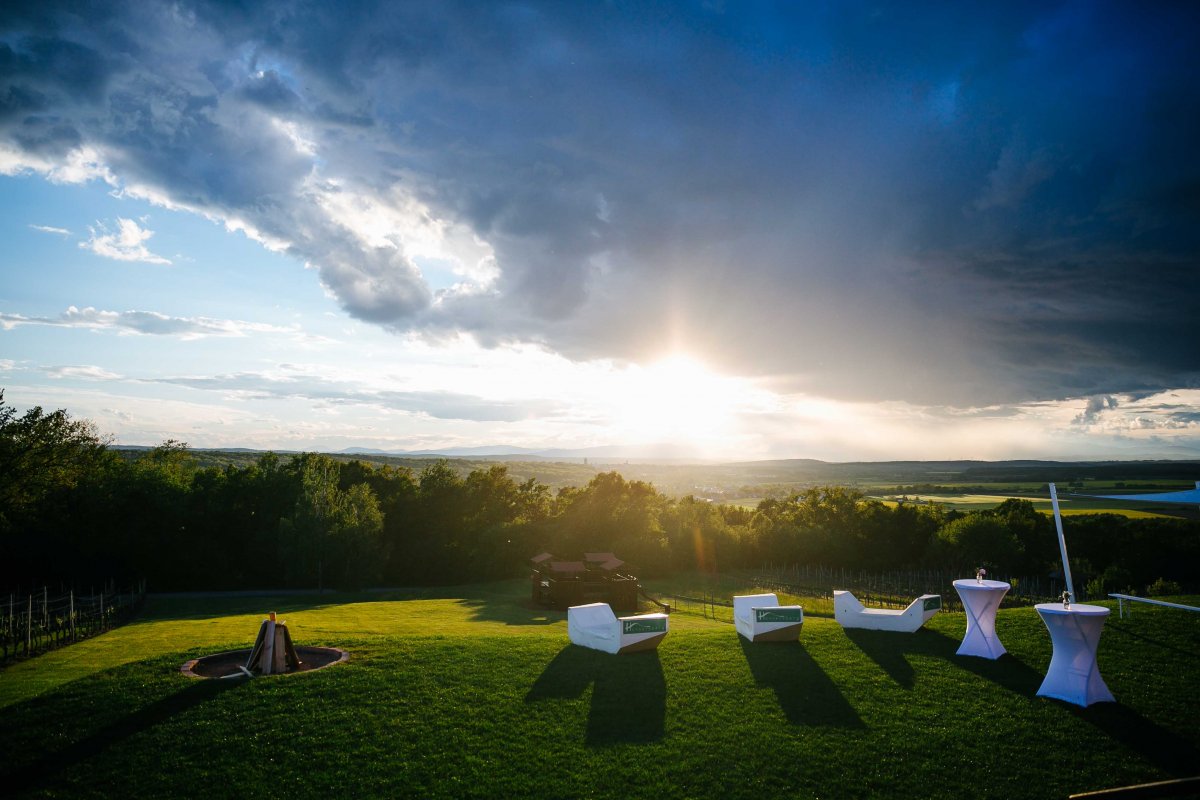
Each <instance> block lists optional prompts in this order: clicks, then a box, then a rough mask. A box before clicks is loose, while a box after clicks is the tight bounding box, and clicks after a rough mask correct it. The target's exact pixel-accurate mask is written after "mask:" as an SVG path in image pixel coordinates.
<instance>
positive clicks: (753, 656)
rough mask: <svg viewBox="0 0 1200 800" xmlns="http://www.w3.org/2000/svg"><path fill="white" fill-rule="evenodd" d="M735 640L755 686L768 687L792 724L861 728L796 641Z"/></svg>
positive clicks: (836, 692) (851, 707)
mask: <svg viewBox="0 0 1200 800" xmlns="http://www.w3.org/2000/svg"><path fill="white" fill-rule="evenodd" d="M738 641H739V642H740V643H741V645H742V652H743V653H745V655H746V661H747V662H749V664H750V674H751V675H753V676H754V682H755V683H756V684H758V685H759V686H768V687H770V688H771V689H772V690H773V691H774V692H775V697H776V698H777V699H778V700H779V708H780V709H781V710H782V711H783V714H784V716H785V717H787V721H788V722H790V723H791V724H792V725H813V726H820V725H824V726H828V727H839V728H862V727H865V725H864V724H863V721H862V718H861V717H859V716H858V712H856V711H855V710H854V707H853V706H851V705H850V703H849V702H848V701H847V700H846V698H845V696H843V695H842V692H841V690H840V689H838V688H837V685H836V684H835V683H834V682H833V681H832V680H830V679H829V676H828V675H826V674H825V672H824V671H823V670H822V669H821V668H820V667H819V666H818V665H817V662H816V661H814V660H813V657H812V656H810V655H809V654H808V651H807V650H805V649H804V646H803V645H801V644H800V643H799V642H759V643H757V644H755V643H752V642H748V641H746V640H745V639H743V638H742V637H741V636H739V637H738Z"/></svg>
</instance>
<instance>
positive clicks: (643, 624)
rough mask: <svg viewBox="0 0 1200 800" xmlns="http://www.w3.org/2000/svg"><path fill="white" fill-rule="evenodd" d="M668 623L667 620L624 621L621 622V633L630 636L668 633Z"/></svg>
mask: <svg viewBox="0 0 1200 800" xmlns="http://www.w3.org/2000/svg"><path fill="white" fill-rule="evenodd" d="M666 632H667V621H666V620H665V619H623V620H621V633H623V634H625V635H626V636H628V635H629V634H632V633H666Z"/></svg>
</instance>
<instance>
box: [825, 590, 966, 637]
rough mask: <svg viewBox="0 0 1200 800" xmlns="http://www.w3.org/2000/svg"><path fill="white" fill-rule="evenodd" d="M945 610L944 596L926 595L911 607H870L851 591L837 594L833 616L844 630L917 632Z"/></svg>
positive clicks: (834, 600) (834, 599) (836, 592)
mask: <svg viewBox="0 0 1200 800" xmlns="http://www.w3.org/2000/svg"><path fill="white" fill-rule="evenodd" d="M941 607H942V596H941V595H940V594H923V595H921V596H920V597H918V598H917V599H916V600H913V601H912V602H911V603H909V604H908V608H905V609H898V608H866V607H865V606H863V604H862V603H860V602H859V601H858V598H857V597H855V596H854V595H853V594H851V593H850V592H845V591H841V590H840V589H836V590H834V592H833V615H834V617H836V618H837V621H838V623H840V624H841V626H842V627H843V628H863V629H865V630H870V631H897V632H900V633H916V632H917V631H918V630H919V629H920V627H921V626H922V625H924V624H925V623H926V622H928V621H929V618H930V617H932V616H933V615H934V614H936V613H937V612H938V610H939V609H940V608H941Z"/></svg>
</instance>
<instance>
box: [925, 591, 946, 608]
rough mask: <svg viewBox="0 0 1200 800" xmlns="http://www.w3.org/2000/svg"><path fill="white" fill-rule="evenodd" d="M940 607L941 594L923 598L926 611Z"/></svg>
mask: <svg viewBox="0 0 1200 800" xmlns="http://www.w3.org/2000/svg"><path fill="white" fill-rule="evenodd" d="M941 607H942V596H941V595H940V594H939V595H934V596H933V597H926V598H925V610H926V611H937V610H938V609H939V608H941Z"/></svg>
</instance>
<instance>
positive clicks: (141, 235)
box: [79, 217, 171, 264]
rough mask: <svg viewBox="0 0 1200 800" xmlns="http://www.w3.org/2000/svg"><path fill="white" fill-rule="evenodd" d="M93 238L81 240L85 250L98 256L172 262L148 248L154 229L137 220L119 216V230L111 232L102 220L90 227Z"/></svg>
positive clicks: (80, 244) (158, 262)
mask: <svg viewBox="0 0 1200 800" xmlns="http://www.w3.org/2000/svg"><path fill="white" fill-rule="evenodd" d="M88 230H89V231H90V232H91V238H90V239H88V240H87V241H86V242H80V243H79V246H80V247H81V248H83V249H84V250H90V251H92V252H93V253H95V254H96V255H98V256H104V257H105V258H112V259H115V260H117V261H141V262H144V263H146V264H170V263H171V261H170V259H167V258H163V257H162V256H160V255H155V254H154V253H151V252H150V251H149V250H148V249H147V248H146V242H147V241H148V240H149V239H150V237H151V236H153V235H154V231H152V230H148V229H146V228H142V227H141V226H139V225H138V224H137V222H136V221H134V220H131V219H125V218H124V217H118V218H117V231H116V232H115V233H110V232H109V230H108V228H107V227H106V226H105V225H104V224H103V223H101V222H97V223H96V227H90V226H89V227H88Z"/></svg>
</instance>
